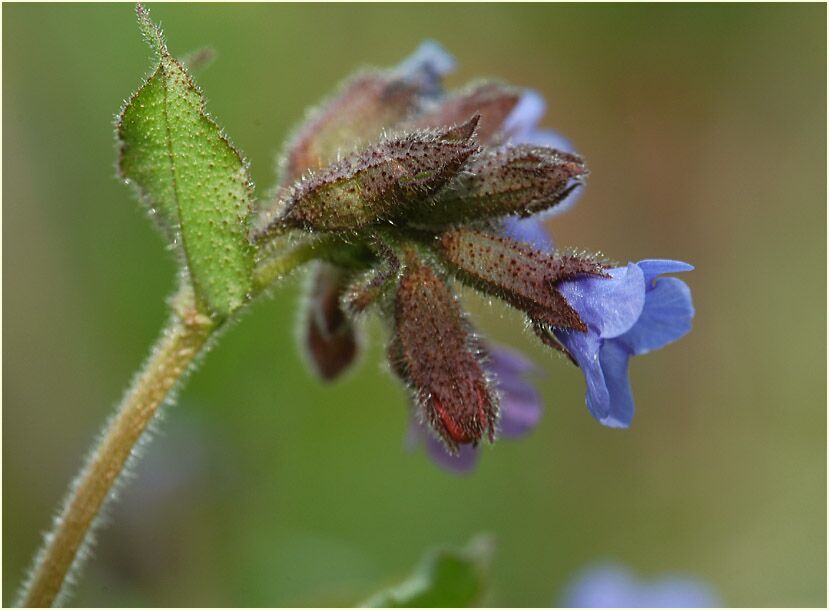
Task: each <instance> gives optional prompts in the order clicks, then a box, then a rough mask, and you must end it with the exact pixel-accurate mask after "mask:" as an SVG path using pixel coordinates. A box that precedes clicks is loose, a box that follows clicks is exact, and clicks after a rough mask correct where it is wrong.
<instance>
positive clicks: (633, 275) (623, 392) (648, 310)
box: [555, 260, 694, 428]
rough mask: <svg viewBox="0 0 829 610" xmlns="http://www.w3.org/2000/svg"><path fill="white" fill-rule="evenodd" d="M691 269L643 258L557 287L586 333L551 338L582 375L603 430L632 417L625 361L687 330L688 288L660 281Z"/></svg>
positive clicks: (677, 282) (689, 313)
mask: <svg viewBox="0 0 829 610" xmlns="http://www.w3.org/2000/svg"><path fill="white" fill-rule="evenodd" d="M691 269H693V267H692V266H691V265H689V264H687V263H682V262H679V261H672V260H643V261H640V262H638V263H629V264H628V266H627V267H617V268H614V269H610V270H608V273H609V274H610V275H611V279H604V278H593V277H580V278H576V279H573V280H568V281H564V282H561V283H560V284H559V285H558V288H559V290H560V291H561V293H562V294H563V295H564V297H565V298H566V299H567V301H568V302H569V303H570V305H571V306H572V307H573V308H574V309H575V310H576V311H577V312H578V313H579V315H580V316H581V318H582V320H584V322H585V323H586V324H587V326H588V331H587V332H578V331H571V330H556V331H555V334H556V337H558V339H559V341H561V343H562V344H563V345H564V346H565V347H566V348H567V350H568V351H569V352H570V354H571V355H572V356H573V358H575V360H576V362H577V363H578V365H579V366H580V367H581V369H582V372H583V373H584V378H585V381H586V382H587V408H588V409H589V410H590V413H591V414H592V415H593V417H595V418H596V419H597V420H599V422H601V423H602V424H604V425H605V426H610V427H613V428H626V427H628V426H629V425H630V422H631V420H632V419H633V395H632V393H631V389H630V382H629V381H628V361H629V359H630V357H631V356H638V355H640V354H646V353H648V352H650V351H653V350H655V349H659V348H660V347H663V346H665V345H667V344H668V343H671V342H672V341H676V340H677V339H679V338H680V337H682V336H683V335H685V334H686V333H687V332H688V331H690V330H691V319H692V318H693V317H694V306H693V304H692V302H691V291H690V289H689V288H688V285H687V284H685V282H683V281H682V280H679V279H676V278H672V277H667V278H663V277H659V276H661V275H663V274H665V273H678V272H680V271H690V270H691Z"/></svg>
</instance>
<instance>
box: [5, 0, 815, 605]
mask: <svg viewBox="0 0 829 610" xmlns="http://www.w3.org/2000/svg"><path fill="white" fill-rule="evenodd" d="M151 9H152V10H153V17H154V18H155V19H157V20H160V21H161V22H162V24H163V26H164V28H165V30H166V32H167V35H168V38H169V42H170V46H171V49H172V51H173V52H174V53H176V54H184V53H186V52H188V51H191V50H194V49H196V48H198V47H201V46H203V45H205V44H208V45H211V46H213V47H214V48H215V49H216V50H217V52H218V59H217V60H216V61H215V62H214V64H213V65H212V66H210V67H209V68H208V69H206V70H205V71H204V72H202V73H200V74H199V75H198V80H199V82H200V83H201V85H202V87H203V89H204V91H205V93H206V95H207V96H208V99H209V106H208V108H209V110H210V111H211V112H212V113H213V115H214V116H215V117H217V119H218V120H219V122H220V123H221V124H222V125H223V126H224V127H225V128H226V130H227V132H228V133H229V134H230V135H231V137H232V138H233V140H234V141H235V142H236V144H237V145H238V146H239V147H240V148H241V149H242V150H243V151H244V152H245V153H246V154H247V156H248V157H249V158H250V159H251V161H252V172H253V177H254V179H255V181H256V183H257V185H258V192H259V193H261V194H264V193H265V191H266V190H267V189H268V187H270V185H271V184H272V183H273V181H274V160H275V158H276V156H277V153H278V151H279V149H280V146H281V142H282V140H283V139H284V138H285V136H286V134H287V133H288V132H289V130H290V129H291V128H292V126H293V125H295V124H296V122H297V121H298V120H299V119H301V117H302V116H303V113H304V112H305V109H306V108H307V107H308V106H309V104H313V103H315V102H316V101H317V100H319V99H320V98H321V97H322V96H325V95H326V94H327V93H329V92H330V91H331V90H332V88H333V87H334V86H335V85H336V83H337V82H338V81H339V80H340V79H341V78H343V77H345V76H346V75H348V74H349V73H350V72H351V71H352V70H354V69H355V68H356V67H359V66H364V65H370V64H373V65H381V66H382V65H391V64H394V63H396V62H397V61H399V60H400V59H402V58H403V57H404V56H406V55H407V54H408V53H409V52H411V51H412V50H413V49H414V48H415V47H416V46H417V44H418V43H419V42H420V41H421V40H422V39H423V38H427V37H428V38H434V39H436V40H438V41H440V42H441V43H443V44H444V45H445V46H446V47H447V48H448V49H450V50H451V51H452V52H453V53H454V54H455V55H456V57H457V59H458V61H459V70H458V71H457V72H456V74H454V75H453V76H452V77H451V78H450V79H449V85H450V86H457V85H460V84H462V83H463V82H465V81H466V80H468V79H471V78H475V77H479V76H495V77H500V78H503V79H507V80H509V81H511V82H513V83H516V84H520V85H526V86H531V87H533V88H535V89H537V90H539V91H541V92H542V93H543V94H544V95H545V96H546V97H547V99H548V101H549V112H548V115H547V117H546V118H545V120H544V126H546V127H553V128H557V129H560V130H561V131H562V132H563V133H565V134H566V135H567V136H568V137H569V138H570V139H571V140H572V141H573V142H574V143H575V145H576V147H577V149H578V150H579V151H580V152H582V153H583V154H584V155H585V157H586V158H587V160H588V163H589V166H590V167H591V169H592V175H591V178H590V184H589V186H588V188H587V190H586V192H585V194H584V197H583V198H582V200H581V202H580V204H579V205H578V206H577V207H576V208H575V209H573V210H572V211H570V212H569V213H568V214H566V215H564V216H561V217H559V218H557V219H554V220H553V221H551V223H550V229H551V230H552V231H553V232H554V234H555V236H556V238H557V241H558V242H559V243H560V244H566V245H574V246H580V247H583V248H587V249H591V250H601V251H603V252H604V253H606V254H607V255H609V256H612V257H613V258H616V259H620V260H638V259H640V258H645V257H670V258H677V259H680V260H686V261H689V262H692V263H693V264H694V265H696V271H694V272H693V273H692V274H688V275H687V276H686V277H685V279H686V281H688V283H689V284H690V285H691V286H692V289H693V294H694V299H695V304H696V307H697V317H696V320H695V328H694V330H693V332H692V333H691V334H690V335H689V336H688V337H686V338H685V339H684V340H682V341H681V342H679V343H677V344H674V345H671V346H669V347H668V348H666V349H665V350H663V351H661V352H658V353H657V354H653V355H649V356H646V357H644V358H638V359H636V360H635V361H634V362H633V365H632V370H631V375H632V381H633V383H634V391H635V397H636V402H637V409H638V411H637V415H636V418H635V420H634V424H633V426H632V428H631V429H629V430H627V431H619V430H610V429H606V428H603V427H601V426H600V425H598V424H597V423H596V422H595V421H594V420H593V419H592V418H591V417H590V416H589V414H588V412H587V409H586V408H585V406H584V402H583V394H584V384H583V379H582V376H581V374H580V372H579V371H578V370H577V369H575V368H574V367H572V366H569V365H568V364H567V363H566V362H565V361H564V360H562V359H560V358H557V357H555V356H552V355H550V354H548V353H547V352H546V351H545V350H544V349H542V348H540V347H539V346H538V345H537V344H536V343H535V341H534V340H533V339H532V338H531V337H530V336H528V335H527V334H526V333H523V332H518V329H519V328H520V327H521V319H520V316H518V315H516V314H514V313H511V312H509V311H507V310H506V309H504V308H503V307H501V306H500V305H498V304H488V303H485V302H484V301H482V300H478V301H475V300H467V303H468V304H469V307H470V309H471V310H472V311H473V312H474V319H475V321H476V323H477V324H478V325H479V326H480V327H481V328H482V329H484V330H485V331H486V332H487V333H488V334H489V335H490V336H491V337H493V338H497V339H500V340H502V341H506V342H509V343H511V344H513V345H515V346H516V347H518V348H519V349H521V350H523V351H525V352H527V353H529V354H531V355H532V356H533V357H534V358H535V359H537V360H538V362H539V363H540V369H541V372H540V374H539V375H538V378H537V380H538V387H539V388H540V390H541V392H542V393H543V396H544V401H545V406H546V411H545V416H544V419H543V421H542V424H541V425H540V426H539V428H538V429H537V430H536V431H535V432H534V433H533V434H532V435H531V436H530V437H529V438H527V439H526V440H524V441H522V442H503V443H499V444H498V445H496V446H495V447H494V448H489V447H487V448H486V450H485V452H484V455H483V459H482V460H481V462H480V464H479V467H478V468H477V470H476V471H475V472H474V474H472V475H470V476H467V477H463V478H458V477H457V476H454V475H452V474H448V473H446V472H443V471H441V470H439V469H438V468H437V467H436V466H434V465H433V464H432V463H431V462H430V461H429V460H428V459H427V458H426V456H425V455H424V454H423V453H422V452H417V451H416V452H407V451H405V450H404V441H403V437H404V433H405V430H406V427H407V423H408V416H407V407H406V398H405V395H404V392H403V390H402V389H401V388H400V387H398V386H397V385H396V384H395V383H394V382H393V381H392V379H391V378H390V377H389V375H388V374H386V373H385V372H384V370H383V367H382V356H383V350H382V347H381V343H382V340H383V332H382V329H381V326H380V325H379V324H378V323H376V321H375V322H371V323H369V324H368V325H367V334H368V336H369V341H368V343H367V349H366V350H365V352H364V355H363V357H362V360H361V362H360V364H359V366H358V367H357V368H356V370H355V371H354V372H353V374H351V375H349V376H348V377H347V378H346V379H344V380H343V381H341V382H340V383H337V384H336V385H334V386H323V385H321V384H320V383H318V382H316V381H315V380H314V379H313V378H312V377H311V375H310V373H309V372H308V371H307V369H306V367H305V365H304V362H303V358H302V355H301V354H300V353H299V352H298V350H297V349H296V345H295V337H294V334H295V330H294V327H295V320H296V302H297V298H298V295H299V289H300V287H301V279H300V278H298V277H297V278H294V279H292V280H291V281H289V282H287V283H286V285H285V286H283V288H282V289H281V290H279V291H278V293H277V295H276V298H275V299H274V300H272V301H269V302H266V303H262V304H260V305H258V306H257V307H255V308H254V310H253V311H251V312H250V314H249V315H248V316H247V318H246V319H244V320H243V321H242V322H241V323H239V324H238V325H237V326H236V327H234V328H233V329H232V330H231V331H230V332H228V333H227V334H226V335H225V336H224V337H223V339H222V341H221V343H220V345H219V347H218V348H217V349H215V350H214V351H213V352H212V353H211V354H210V356H209V358H208V359H207V360H206V362H205V363H204V365H203V366H202V367H201V368H200V370H198V371H197V372H196V374H195V375H193V376H192V378H191V380H190V383H189V384H188V387H187V388H186V389H185V390H184V391H183V392H182V393H181V396H180V400H179V404H177V405H176V406H175V407H173V408H169V409H167V411H166V414H165V416H164V421H163V422H162V424H161V426H159V428H160V432H159V434H158V435H157V437H156V438H155V439H154V440H153V442H152V443H151V444H150V445H149V446H148V447H146V450H145V451H146V454H147V455H146V456H145V459H144V460H143V462H142V463H141V465H140V467H139V468H138V469H137V470H136V472H135V476H134V478H133V480H132V481H131V483H130V484H129V486H128V487H127V488H126V489H125V490H124V491H123V493H122V494H121V499H120V501H119V502H118V503H117V505H115V506H114V507H113V508H112V509H111V510H110V511H109V524H108V525H107V526H106V527H105V528H104V529H102V530H101V532H100V535H99V539H100V541H99V543H98V545H97V546H96V549H95V553H94V557H93V559H92V560H91V561H90V562H89V565H88V567H87V570H86V571H85V573H84V574H83V577H82V578H81V579H80V582H79V584H78V585H77V587H76V595H75V596H74V597H73V598H72V600H71V603H73V604H77V605H89V606H95V605H105V606H109V605H112V606H118V605H124V604H129V605H139V606H141V605H166V606H176V605H207V606H215V605H251V606H256V605H315V604H353V603H355V602H357V601H359V600H361V599H363V598H364V597H366V596H367V595H368V594H370V593H372V592H373V591H374V590H375V589H376V588H377V587H379V586H381V585H383V584H385V583H389V582H393V581H395V580H396V579H399V578H402V577H404V576H405V575H407V574H408V572H409V571H410V569H411V568H412V567H413V566H414V565H415V563H416V562H417V561H418V559H419V558H420V557H421V556H422V554H423V552H424V551H425V550H427V549H429V548H431V547H432V546H434V545H438V544H460V543H463V542H465V541H466V540H467V539H468V538H470V537H471V536H472V535H474V534H476V533H478V532H490V533H492V534H493V535H494V536H495V539H496V543H497V550H496V555H495V559H494V563H493V575H494V576H493V582H492V586H491V591H490V594H489V597H488V598H487V600H486V601H487V603H489V604H494V605H510V606H511V605H518V606H523V605H535V606H545V605H551V604H554V603H555V602H556V600H557V599H558V596H559V594H560V592H561V591H562V589H563V587H564V586H565V584H566V583H567V582H568V580H569V579H570V578H571V577H572V576H573V575H574V574H575V573H576V572H577V571H578V570H579V569H580V568H582V567H583V566H585V565H586V564H589V563H591V562H593V561H595V560H600V559H606V560H615V561H618V562H621V563H623V564H626V565H628V566H630V567H631V568H632V569H634V570H635V571H636V572H637V573H639V574H640V575H642V576H644V577H648V576H654V575H657V574H659V573H661V572H664V571H671V572H682V573H686V574H691V575H694V576H696V577H699V578H701V579H703V580H705V581H706V582H708V583H710V584H711V585H712V586H714V587H715V588H716V589H717V591H718V592H719V593H720V595H721V597H722V600H723V603H725V604H727V605H736V606H792V605H793V606H824V605H825V604H826V411H825V408H826V377H825V372H826V359H825V358H826V343H825V339H826V300H825V299H826V279H825V278H826V266H825V261H826V239H825V235H826V174H825V171H826V139H825V136H826V64H825V58H826V30H825V26H826V7H825V6H823V5H818V4H812V5H787V6H781V5H739V6H737V5H698V6H667V5H650V6H637V5H617V6H607V5H596V4H594V5H582V6H580V5H564V6H562V5H558V6H557V5H531V6H530V5H520V4H514V5H473V4H465V5H440V6H438V5H429V6H426V5H420V6H418V5H355V6H345V5H263V4H256V5H234V6H229V5H222V4H210V5H183V4H176V5H155V6H154V5H151ZM2 10H3V125H2V127H3V191H2V194H3V601H4V603H5V604H9V603H11V602H12V601H13V599H14V592H15V589H16V588H17V586H18V584H19V582H20V580H21V578H22V576H23V574H24V571H25V569H26V566H27V565H28V563H29V560H30V557H31V555H32V553H33V551H34V550H35V548H36V547H37V545H38V544H39V541H40V532H41V531H42V530H43V529H44V528H45V527H46V526H47V524H48V523H49V522H50V519H51V516H52V514H53V511H54V509H55V506H56V504H57V502H58V501H59V500H60V498H61V497H62V496H63V494H64V491H65V488H66V486H67V482H68V481H69V480H70V479H71V477H72V476H73V475H74V473H75V472H76V470H77V468H78V467H79V465H80V463H81V461H82V458H83V456H84V454H85V452H86V450H87V447H88V446H89V444H90V441H91V440H92V439H93V438H94V437H95V435H96V434H97V432H98V430H99V428H100V427H101V425H102V423H103V421H104V420H105V418H106V417H107V415H108V414H109V413H110V410H111V408H112V405H113V404H114V403H115V402H116V400H117V399H118V398H119V396H120V394H121V392H122V391H123V389H124V387H125V386H126V384H127V382H128V380H129V379H130V376H131V374H132V372H133V371H134V370H135V369H136V367H137V366H138V365H139V364H140V363H141V361H142V360H143V359H144V357H145V356H146V353H147V351H148V349H149V346H150V345H151V343H152V342H153V341H154V340H155V338H156V334H157V332H158V331H159V329H160V327H161V325H162V323H163V322H164V319H165V305H164V299H165V297H166V296H167V295H168V294H169V293H170V292H171V290H172V289H173V287H174V265H173V261H172V259H171V256H170V255H169V254H168V253H167V252H165V250H164V248H163V246H162V240H161V238H160V236H159V235H157V234H156V232H155V231H154V229H153V227H152V226H151V223H150V222H149V221H148V219H147V218H145V214H144V212H143V210H142V209H141V208H140V207H139V205H138V204H137V203H136V202H135V201H134V200H133V199H132V197H131V193H130V190H129V189H127V188H126V187H124V186H123V185H122V184H120V183H119V182H118V181H117V180H116V179H115V177H114V158H115V156H114V140H113V135H112V120H113V117H114V114H115V113H116V112H117V111H118V109H119V107H120V105H121V103H122V100H124V98H125V97H126V96H128V95H129V93H130V92H131V91H133V90H134V89H135V88H136V87H137V86H138V84H139V82H140V80H141V78H142V76H143V75H145V74H146V73H147V72H148V69H149V67H150V58H149V50H148V48H147V47H146V46H144V44H143V42H142V41H141V38H140V36H139V34H138V31H137V29H136V26H135V22H134V16H133V10H132V6H131V5H129V4H120V5H99V4H95V5H70V4H64V5H59V6H58V5H48V4H39V5H26V4H11V5H10V4H4V5H3V7H2Z"/></svg>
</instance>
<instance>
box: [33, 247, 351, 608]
mask: <svg viewBox="0 0 829 610" xmlns="http://www.w3.org/2000/svg"><path fill="white" fill-rule="evenodd" d="M336 246H337V242H335V241H333V240H320V242H315V243H313V244H304V245H301V246H299V247H297V248H294V249H293V250H289V251H288V252H282V253H277V254H274V255H273V256H271V257H269V258H268V259H267V260H265V261H264V262H263V263H262V264H260V266H259V268H258V269H257V272H256V274H255V275H256V277H255V281H256V286H255V291H256V294H257V295H258V294H260V293H261V292H262V291H263V290H264V289H265V288H267V287H268V286H269V285H270V284H272V283H273V282H275V281H276V280H278V279H280V278H282V277H283V276H285V275H287V274H288V273H290V272H291V271H293V270H294V269H296V268H297V267H301V266H302V265H304V264H305V263H307V262H309V261H311V260H313V259H315V258H318V257H320V256H324V255H326V253H330V252H329V251H330V250H331V249H332V248H336ZM171 305H172V309H173V315H172V316H171V318H170V321H169V323H168V325H167V327H166V328H165V330H164V332H163V333H162V334H161V337H160V338H159V339H158V341H157V343H156V345H155V347H154V348H153V350H152V352H151V354H150V357H149V359H148V360H147V362H145V363H144V368H143V369H142V370H141V372H140V373H139V374H138V375H137V376H136V377H135V379H134V381H133V383H132V385H131V386H130V388H129V390H127V393H126V394H125V395H124V398H123V400H122V401H121V404H120V405H118V408H117V410H116V412H115V415H114V416H113V417H112V418H111V419H110V421H109V422H108V423H107V424H106V426H105V427H104V431H103V434H102V435H101V437H100V439H99V441H98V443H97V445H96V446H95V448H94V450H93V451H92V453H91V454H90V456H89V458H88V460H87V462H86V464H85V465H84V467H83V469H82V470H81V472H80V474H79V475H78V476H77V478H76V479H75V481H74V483H73V484H72V486H71V487H70V489H69V493H68V494H67V497H66V499H65V500H64V503H63V505H62V508H61V509H60V513H59V514H58V516H57V517H56V518H55V521H54V525H53V526H52V530H51V531H50V532H49V533H48V534H47V535H46V537H45V542H44V545H43V547H42V548H41V549H40V551H39V552H38V553H37V555H36V556H35V560H34V564H33V567H32V570H31V572H30V575H29V578H28V580H27V581H26V583H25V584H24V586H23V589H22V591H21V594H20V598H19V601H18V605H20V606H26V607H46V606H51V605H53V604H55V603H56V602H59V601H60V598H61V594H62V593H63V592H64V591H65V585H66V582H67V577H68V576H69V575H70V574H72V573H73V572H74V571H75V570H77V569H78V568H79V566H80V563H81V562H82V560H83V558H84V554H85V553H84V547H85V546H86V545H88V544H89V540H90V537H91V534H92V530H93V529H94V525H95V519H96V517H97V516H98V515H99V514H100V512H101V509H102V508H103V506H104V504H105V503H106V501H107V499H108V498H109V497H111V495H112V490H113V489H114V487H115V485H116V483H117V481H118V479H119V477H120V476H121V474H122V473H123V472H124V469H125V467H126V466H127V463H128V462H129V460H130V458H131V457H133V456H134V455H135V453H134V449H135V446H136V445H137V443H138V442H139V441H140V439H141V438H142V436H143V435H144V433H145V431H146V429H147V426H148V425H149V424H150V422H151V421H152V420H153V417H154V416H155V414H156V413H157V412H158V409H159V407H161V405H162V404H164V402H165V400H167V399H169V398H170V395H171V394H172V392H173V391H174V390H175V389H176V387H177V385H178V384H179V383H180V382H181V380H182V379H183V378H184V376H185V375H186V374H187V372H188V371H190V370H191V369H192V368H193V364H194V362H195V361H196V360H197V359H198V357H199V355H201V354H203V353H204V352H205V351H206V348H207V347H208V345H209V342H210V339H211V338H212V337H213V336H214V335H215V334H216V331H218V330H219V328H220V326H221V324H220V323H217V322H215V321H214V320H212V319H211V318H210V317H208V316H206V315H204V314H203V313H200V312H199V311H198V309H197V307H196V301H195V297H194V294H193V291H192V288H191V287H190V285H189V283H187V282H185V285H184V286H183V288H182V289H181V290H180V291H179V292H178V294H177V295H176V296H175V297H174V298H173V299H172V301H171Z"/></svg>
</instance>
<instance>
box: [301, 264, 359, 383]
mask: <svg viewBox="0 0 829 610" xmlns="http://www.w3.org/2000/svg"><path fill="white" fill-rule="evenodd" d="M350 278H351V276H350V274H349V273H347V272H345V271H343V270H342V269H339V268H337V267H334V266H333V265H329V264H327V263H320V264H319V266H318V267H317V268H316V270H315V271H314V273H313V275H312V277H311V282H310V284H309V287H308V295H307V302H306V303H305V309H306V311H305V320H303V339H304V343H305V347H306V348H307V353H308V355H309V359H310V361H311V364H312V365H313V369H314V371H315V372H316V373H317V374H318V375H319V376H320V377H321V378H322V379H324V380H326V381H332V380H334V379H336V378H337V377H339V376H340V375H341V374H342V373H343V372H345V370H346V369H348V367H349V366H350V365H351V364H352V363H353V362H354V359H355V357H356V355H357V337H356V333H355V328H354V326H353V325H352V324H351V321H350V320H349V319H348V318H347V317H346V314H345V312H344V311H343V310H342V308H341V306H340V296H341V295H342V293H343V291H344V290H345V287H346V286H347V285H348V282H349V280H350Z"/></svg>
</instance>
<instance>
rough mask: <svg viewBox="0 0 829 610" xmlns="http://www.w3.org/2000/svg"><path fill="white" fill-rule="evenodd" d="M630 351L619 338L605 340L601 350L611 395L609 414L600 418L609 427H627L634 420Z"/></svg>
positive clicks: (605, 379)
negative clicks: (629, 365)
mask: <svg viewBox="0 0 829 610" xmlns="http://www.w3.org/2000/svg"><path fill="white" fill-rule="evenodd" d="M629 359H630V353H628V351H627V350H626V349H625V347H624V346H623V345H621V344H620V343H619V342H618V341H617V340H615V339H612V340H609V341H605V342H604V345H602V348H601V350H600V351H599V363H600V365H601V367H602V372H603V373H604V382H605V386H606V387H607V392H608V395H609V397H610V403H609V409H608V415H607V417H605V418H604V419H602V420H600V422H601V423H602V425H605V426H607V427H609V428H627V427H628V426H630V422H631V421H632V420H633V393H632V391H631V389H630V381H629V380H628V360H629Z"/></svg>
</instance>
